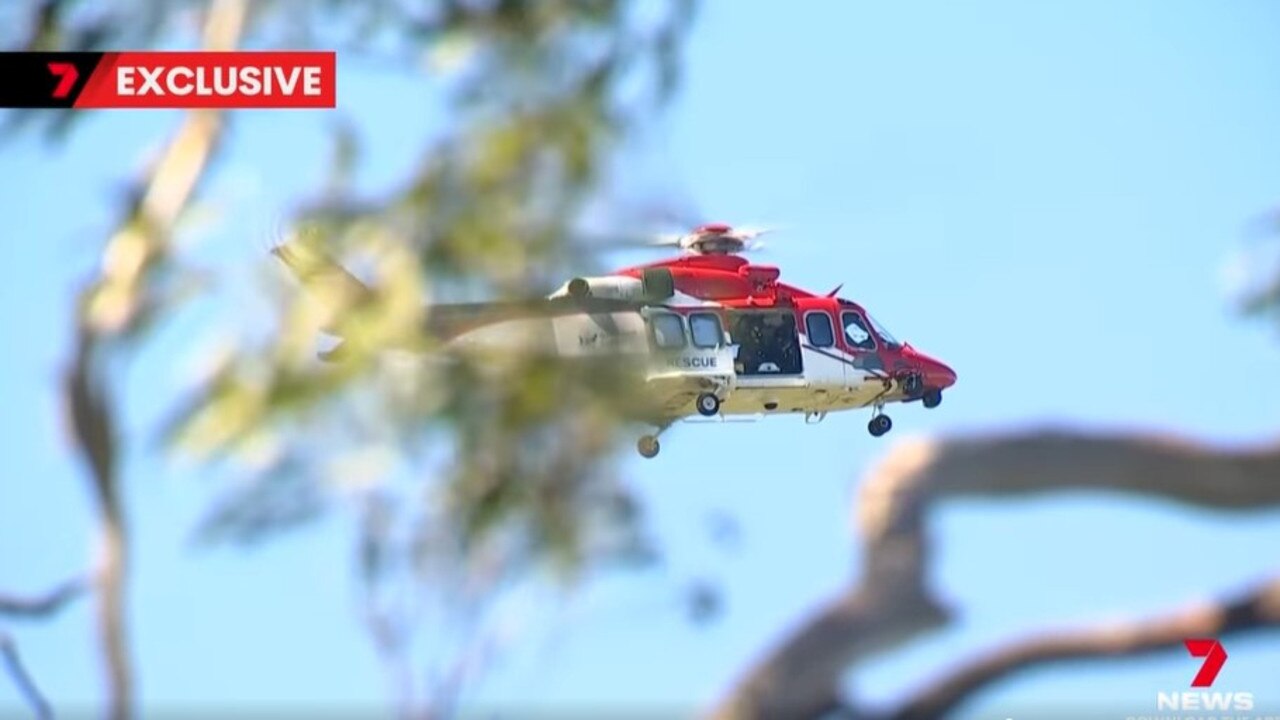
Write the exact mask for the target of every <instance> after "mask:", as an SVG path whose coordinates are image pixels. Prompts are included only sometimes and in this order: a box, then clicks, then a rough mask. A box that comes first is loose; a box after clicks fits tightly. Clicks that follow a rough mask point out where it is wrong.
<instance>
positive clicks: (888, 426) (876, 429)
mask: <svg viewBox="0 0 1280 720" xmlns="http://www.w3.org/2000/svg"><path fill="white" fill-rule="evenodd" d="M892 429H893V420H890V419H889V416H888V415H885V414H884V409H883V407H881V406H879V405H877V406H876V410H875V414H874V415H872V416H871V422H869V423H867V432H869V433H871V436H872V437H880V436H881V435H884V434H885V433H887V432H889V431H890V430H892Z"/></svg>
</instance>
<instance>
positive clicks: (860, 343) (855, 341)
mask: <svg viewBox="0 0 1280 720" xmlns="http://www.w3.org/2000/svg"><path fill="white" fill-rule="evenodd" d="M840 320H841V322H842V323H843V324H844V338H845V340H846V341H848V343H849V345H850V346H852V347H855V348H858V349H860V350H875V349H876V341H875V340H873V339H872V338H871V331H870V330H867V323H866V321H864V320H863V319H862V317H861V316H860V315H858V313H854V312H847V313H845V314H844V315H842V316H841V317H840Z"/></svg>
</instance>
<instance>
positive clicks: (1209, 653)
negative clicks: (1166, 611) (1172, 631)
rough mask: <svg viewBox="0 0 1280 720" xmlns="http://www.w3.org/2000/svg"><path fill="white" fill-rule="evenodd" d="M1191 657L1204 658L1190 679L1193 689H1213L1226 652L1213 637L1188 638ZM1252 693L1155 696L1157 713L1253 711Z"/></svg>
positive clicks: (1198, 692)
mask: <svg viewBox="0 0 1280 720" xmlns="http://www.w3.org/2000/svg"><path fill="white" fill-rule="evenodd" d="M1183 644H1184V645H1185V646H1186V648H1187V652H1189V653H1191V656H1192V657H1197V658H1204V662H1203V663H1202V664H1201V665H1200V670H1199V671H1198V672H1197V673H1196V674H1195V677H1194V678H1192V679H1191V687H1193V688H1209V687H1213V683H1214V681H1215V680H1217V679H1218V673H1220V672H1222V666H1223V665H1226V663H1227V650H1226V648H1224V647H1222V643H1220V642H1218V641H1217V640H1216V639H1213V638H1189V639H1187V640H1184V641H1183ZM1253 707H1254V698H1253V693H1251V692H1235V691H1225V692H1224V691H1209V690H1198V691H1182V692H1159V693H1157V694H1156V708H1157V709H1158V710H1231V711H1239V710H1252V709H1253Z"/></svg>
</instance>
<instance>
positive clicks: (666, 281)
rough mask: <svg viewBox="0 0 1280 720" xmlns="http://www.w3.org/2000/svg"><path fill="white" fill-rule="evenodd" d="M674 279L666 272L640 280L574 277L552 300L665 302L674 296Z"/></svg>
mask: <svg viewBox="0 0 1280 720" xmlns="http://www.w3.org/2000/svg"><path fill="white" fill-rule="evenodd" d="M675 290H676V288H675V278H674V277H673V276H672V274H671V271H670V270H668V269H666V268H648V269H646V270H645V271H644V273H643V275H642V276H641V277H639V278H633V277H628V276H626V275H604V276H598V277H575V278H573V279H572V280H570V281H569V282H567V283H565V284H564V285H562V286H560V288H559V289H558V290H556V291H555V292H553V293H551V297H553V298H554V297H566V296H567V297H574V298H585V297H597V298H605V299H610V300H651V301H662V300H667V299H670V298H671V297H672V296H673V295H675Z"/></svg>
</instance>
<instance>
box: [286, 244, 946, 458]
mask: <svg viewBox="0 0 1280 720" xmlns="http://www.w3.org/2000/svg"><path fill="white" fill-rule="evenodd" d="M759 234H760V232H759V231H751V230H735V229H734V228H732V227H730V226H729V225H724V224H708V225H702V226H700V227H698V228H695V229H694V230H693V231H692V232H690V233H687V234H684V235H676V236H668V237H666V238H662V239H660V240H658V241H656V242H654V243H651V244H653V245H659V246H661V245H671V246H676V247H679V248H680V249H681V250H683V251H684V254H683V255H682V256H679V257H675V258H670V259H667V260H662V261H659V262H655V263H651V264H647V265H639V266H635V267H629V268H624V269H622V270H619V271H617V272H615V273H613V274H610V275H603V276H597V277H575V278H573V279H571V280H569V281H568V282H566V283H565V284H564V285H563V286H561V287H560V288H559V289H557V290H556V291H555V292H553V293H551V294H550V296H549V297H547V298H545V299H543V300H541V301H538V302H536V303H527V302H516V303H472V304H466V305H433V306H431V308H430V309H429V311H428V314H427V325H428V328H427V329H428V332H429V333H433V334H434V335H435V336H437V337H440V338H441V339H443V340H444V341H445V342H446V343H447V344H449V345H452V346H455V347H481V348H484V347H491V348H494V349H496V350H500V351H501V350H509V349H511V348H513V347H519V348H521V349H522V350H525V351H528V350H530V349H535V350H538V351H543V352H550V353H554V354H556V355H558V356H560V357H564V358H572V359H576V358H581V359H591V358H597V359H598V358H600V357H602V356H603V357H605V358H608V357H611V356H614V357H629V358H633V359H639V360H640V361H641V366H642V367H643V368H644V371H643V382H644V383H645V384H646V387H645V393H644V394H645V395H646V396H647V397H649V398H651V399H652V400H651V405H650V406H649V407H648V408H647V410H646V412H645V418H644V419H645V420H646V421H647V422H649V423H650V424H652V425H654V426H655V427H656V428H657V430H656V431H655V432H653V433H651V434H647V435H644V436H643V437H641V438H640V440H639V442H638V443H637V450H638V451H639V452H640V454H641V455H642V456H644V457H646V458H652V457H654V456H656V455H657V454H658V451H659V448H660V446H659V443H658V436H659V435H660V434H661V433H662V432H664V431H665V430H666V429H667V428H669V427H670V426H671V425H672V424H673V423H675V422H676V421H677V420H682V419H685V418H689V417H694V416H697V415H701V416H704V417H716V416H732V415H746V416H760V415H771V414H778V413H802V414H804V416H805V419H806V421H807V422H820V421H821V420H823V419H824V418H825V417H826V415H827V413H829V412H834V411H841V410H852V409H858V408H867V407H870V408H872V417H871V421H870V422H869V423H868V426H867V428H868V430H869V431H870V433H871V434H872V435H873V436H876V437H879V436H881V435H884V434H885V433H887V432H889V430H890V429H891V428H892V427H893V423H892V421H891V420H890V419H889V416H888V415H886V414H884V407H885V405H887V404H889V403H894V402H904V403H905V402H914V401H920V403H921V404H922V405H924V406H925V407H927V408H933V407H937V406H938V405H939V404H940V403H941V402H942V392H943V390H945V389H947V388H949V387H951V386H952V385H953V384H955V382H956V374H955V372H954V371H953V370H952V369H951V368H950V367H948V366H947V365H945V364H944V363H942V362H941V361H939V360H937V359H934V358H932V357H930V356H928V355H925V354H924V353H921V352H919V351H918V350H916V349H915V348H913V347H912V346H911V345H909V344H907V343H903V342H899V341H898V340H897V339H895V338H894V337H893V336H892V335H891V334H889V332H888V331H887V330H886V329H885V328H884V327H883V326H882V325H880V324H879V323H877V322H876V321H875V319H874V318H872V317H871V315H870V314H868V313H867V311H866V310H865V309H864V308H863V307H862V306H860V305H858V304H857V303H854V302H851V301H849V300H844V299H841V298H838V297H836V293H837V292H838V291H839V289H840V287H837V288H836V289H835V290H833V291H831V292H829V293H826V294H823V295H818V294H814V293H811V292H808V291H805V290H802V289H800V288H797V287H794V286H791V285H787V284H785V283H782V282H779V280H778V277H779V274H780V273H779V270H778V268H777V267H773V266H767V265H756V264H752V263H750V262H748V261H747V260H746V259H745V258H743V257H742V256H741V255H740V253H742V252H743V251H745V250H746V249H747V248H748V243H749V242H751V241H752V240H754V238H755V237H756V236H758V235H759ZM275 254H276V255H277V256H278V257H280V258H281V259H282V260H283V261H284V262H285V263H286V265H288V266H289V267H290V268H291V269H292V270H294V272H295V274H297V275H299V276H300V277H301V278H302V279H303V281H304V283H305V282H306V280H307V277H305V275H307V274H309V272H303V271H302V268H301V267H300V263H299V262H298V257H299V256H298V253H296V252H294V251H293V250H292V249H291V247H290V245H289V244H286V245H282V246H280V247H278V248H276V250H275ZM326 265H327V268H326V269H327V270H329V271H331V272H332V273H338V274H339V275H340V276H341V279H342V281H343V282H345V283H347V284H352V283H354V284H356V285H357V286H358V287H357V290H359V289H361V288H363V287H364V286H363V285H362V284H360V281H359V280H357V279H356V278H355V277H354V276H351V275H350V273H348V272H346V271H345V270H343V269H342V268H341V267H339V266H337V264H336V263H332V262H331V261H326Z"/></svg>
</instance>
